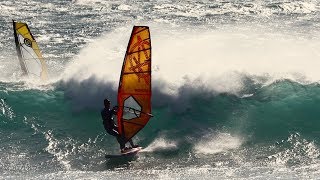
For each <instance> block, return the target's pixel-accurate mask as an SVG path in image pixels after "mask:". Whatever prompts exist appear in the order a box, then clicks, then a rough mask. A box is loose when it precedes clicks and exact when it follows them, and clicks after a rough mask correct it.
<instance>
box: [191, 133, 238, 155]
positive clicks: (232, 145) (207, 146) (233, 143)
mask: <svg viewBox="0 0 320 180" xmlns="http://www.w3.org/2000/svg"><path fill="white" fill-rule="evenodd" d="M243 142H244V140H243V139H242V138H240V137H237V136H232V135H230V134H228V133H219V134H217V135H210V136H209V137H205V138H204V139H203V140H201V141H200V142H198V143H197V144H196V145H195V147H194V150H195V153H197V154H216V153H220V152H225V151H228V150H232V149H236V148H238V147H240V146H241V144H242V143H243Z"/></svg>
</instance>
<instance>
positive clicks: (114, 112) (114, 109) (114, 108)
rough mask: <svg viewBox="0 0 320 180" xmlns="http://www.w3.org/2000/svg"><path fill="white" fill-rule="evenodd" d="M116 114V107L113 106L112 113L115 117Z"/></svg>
mask: <svg viewBox="0 0 320 180" xmlns="http://www.w3.org/2000/svg"><path fill="white" fill-rule="evenodd" d="M117 112H118V106H114V107H113V108H112V113H113V114H114V115H117Z"/></svg>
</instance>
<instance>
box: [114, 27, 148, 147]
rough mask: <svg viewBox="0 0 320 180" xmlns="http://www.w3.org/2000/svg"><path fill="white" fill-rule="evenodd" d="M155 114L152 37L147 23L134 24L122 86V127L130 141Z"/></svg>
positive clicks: (122, 131)
mask: <svg viewBox="0 0 320 180" xmlns="http://www.w3.org/2000/svg"><path fill="white" fill-rule="evenodd" d="M151 117H152V114H151V39H150V31H149V27H147V26H134V27H133V29H132V33H131V37H130V40H129V43H128V47H127V51H126V55H125V58H124V61H123V65H122V70H121V75H120V81H119V88H118V113H117V118H118V131H119V133H120V134H121V136H122V137H123V138H124V140H125V141H126V142H127V141H128V140H129V139H131V138H132V137H133V136H135V135H136V134H137V133H138V132H139V131H140V130H141V129H142V128H143V127H144V126H145V125H146V124H147V123H148V121H149V119H150V118H151Z"/></svg>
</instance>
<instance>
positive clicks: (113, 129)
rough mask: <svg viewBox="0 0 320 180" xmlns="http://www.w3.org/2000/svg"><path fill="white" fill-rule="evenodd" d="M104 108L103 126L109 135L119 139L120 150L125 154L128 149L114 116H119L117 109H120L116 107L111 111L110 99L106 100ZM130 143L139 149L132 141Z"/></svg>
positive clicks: (102, 113)
mask: <svg viewBox="0 0 320 180" xmlns="http://www.w3.org/2000/svg"><path fill="white" fill-rule="evenodd" d="M103 102H104V108H103V109H102V110H101V117H102V119H103V126H104V128H105V130H106V131H107V133H108V134H110V135H112V136H115V137H116V138H117V141H118V143H119V144H120V150H121V152H122V153H123V152H125V151H126V150H127V149H128V148H127V147H125V140H124V139H123V138H122V137H121V135H120V134H119V132H118V126H117V125H116V124H115V123H114V121H113V117H112V116H113V115H117V109H118V107H117V106H115V107H113V108H112V109H110V105H111V103H110V101H109V100H108V99H105V100H104V101H103ZM129 143H130V145H131V148H132V147H138V145H134V144H133V142H132V140H131V139H130V140H129Z"/></svg>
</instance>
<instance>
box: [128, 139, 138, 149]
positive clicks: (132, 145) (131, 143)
mask: <svg viewBox="0 0 320 180" xmlns="http://www.w3.org/2000/svg"><path fill="white" fill-rule="evenodd" d="M129 143H130V145H131V147H133V148H135V147H138V145H136V144H134V143H133V141H132V139H129Z"/></svg>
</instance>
